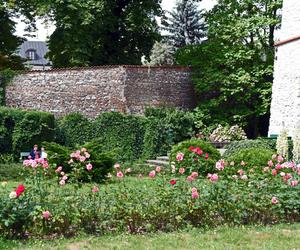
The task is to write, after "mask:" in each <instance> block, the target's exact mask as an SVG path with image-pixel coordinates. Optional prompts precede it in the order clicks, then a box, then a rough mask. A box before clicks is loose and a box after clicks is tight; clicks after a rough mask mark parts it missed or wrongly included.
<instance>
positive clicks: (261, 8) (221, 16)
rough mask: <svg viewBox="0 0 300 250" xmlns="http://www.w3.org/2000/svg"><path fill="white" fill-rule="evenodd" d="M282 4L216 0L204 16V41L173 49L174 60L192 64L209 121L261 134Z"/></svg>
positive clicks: (203, 108) (201, 103)
mask: <svg viewBox="0 0 300 250" xmlns="http://www.w3.org/2000/svg"><path fill="white" fill-rule="evenodd" d="M281 6H282V1H281V0H280V1H277V0H272V1H262V0H251V1H249V0H219V1H218V3H217V5H216V6H215V7H214V8H213V9H212V10H211V11H210V12H209V13H208V14H207V23H208V27H209V28H208V40H207V42H205V43H203V44H201V45H198V46H188V47H184V48H183V49H180V50H178V52H177V62H178V63H179V64H181V65H189V66H192V67H193V80H194V83H195V87H196V89H197V90H198V93H199V100H201V102H199V107H200V109H201V110H202V112H204V114H205V116H210V117H211V119H210V120H209V121H208V122H209V123H213V124H219V123H220V124H222V123H224V122H227V123H229V124H239V125H242V126H244V125H247V126H248V134H249V135H251V137H257V136H258V135H259V134H264V133H266V129H265V128H266V127H267V126H266V123H265V121H266V120H267V119H266V116H268V112H269V107H270V101H271V86H272V80H273V63H274V47H273V45H274V31H275V30H276V29H277V28H278V27H279V25H280V14H279V10H280V8H281ZM206 125H209V124H206ZM259 129H260V130H259Z"/></svg>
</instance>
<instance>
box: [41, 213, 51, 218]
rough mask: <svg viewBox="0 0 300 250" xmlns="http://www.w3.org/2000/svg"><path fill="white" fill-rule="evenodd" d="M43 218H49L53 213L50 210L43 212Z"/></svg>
mask: <svg viewBox="0 0 300 250" xmlns="http://www.w3.org/2000/svg"><path fill="white" fill-rule="evenodd" d="M42 215H43V218H44V219H45V220H48V219H49V218H50V217H51V213H50V212H49V211H44V212H42Z"/></svg>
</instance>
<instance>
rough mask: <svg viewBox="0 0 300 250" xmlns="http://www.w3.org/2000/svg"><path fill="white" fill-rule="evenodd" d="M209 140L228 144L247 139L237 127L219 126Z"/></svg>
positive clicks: (243, 132)
mask: <svg viewBox="0 0 300 250" xmlns="http://www.w3.org/2000/svg"><path fill="white" fill-rule="evenodd" d="M209 139H210V140H211V141H212V142H230V141H239V140H245V139H247V136H246V133H245V131H244V130H243V129H242V128H240V127H239V126H238V125H234V126H231V127H229V126H224V127H223V126H222V125H220V124H219V125H218V127H217V128H216V129H215V130H214V131H213V132H212V134H211V135H210V137H209Z"/></svg>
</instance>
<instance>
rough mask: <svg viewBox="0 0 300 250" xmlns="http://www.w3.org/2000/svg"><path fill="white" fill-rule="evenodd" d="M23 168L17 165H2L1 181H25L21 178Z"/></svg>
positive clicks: (0, 169)
mask: <svg viewBox="0 0 300 250" xmlns="http://www.w3.org/2000/svg"><path fill="white" fill-rule="evenodd" d="M21 170H22V166H21V165H20V164H17V163H11V162H10V163H6V164H4V163H1V164H0V181H11V180H18V181H19V180H20V179H23V178H22V176H21Z"/></svg>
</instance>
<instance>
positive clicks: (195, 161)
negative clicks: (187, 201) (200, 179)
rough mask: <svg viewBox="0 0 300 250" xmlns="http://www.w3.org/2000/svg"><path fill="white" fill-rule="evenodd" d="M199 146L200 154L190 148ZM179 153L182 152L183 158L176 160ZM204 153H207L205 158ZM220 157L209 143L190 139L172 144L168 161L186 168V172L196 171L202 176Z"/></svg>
mask: <svg viewBox="0 0 300 250" xmlns="http://www.w3.org/2000/svg"><path fill="white" fill-rule="evenodd" d="M191 147H193V148H199V149H200V150H201V151H202V152H201V154H199V153H196V152H194V151H193V150H192V148H191ZM179 153H182V154H184V157H183V160H182V161H180V160H177V159H176V157H177V155H178V154H179ZM206 154H208V156H207V159H206V157H205V156H206ZM220 158H221V155H220V153H219V151H218V150H217V149H216V148H215V147H214V146H213V145H212V144H211V143H210V142H206V141H203V140H200V139H191V140H186V141H183V142H180V143H179V144H177V145H175V146H173V148H172V151H171V155H170V161H171V162H174V163H175V166H176V168H180V167H183V168H186V169H187V170H188V171H187V173H188V174H190V173H191V172H194V171H197V172H199V173H200V174H202V175H203V176H206V175H207V174H208V173H212V172H213V170H214V167H215V163H216V161H217V160H219V159H220Z"/></svg>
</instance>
